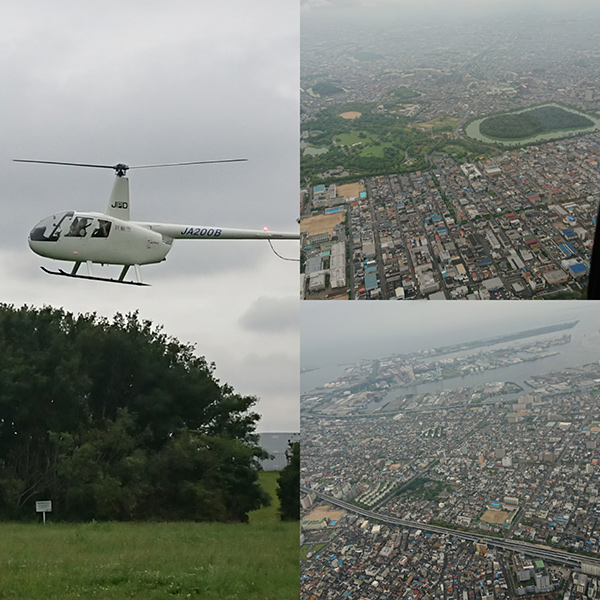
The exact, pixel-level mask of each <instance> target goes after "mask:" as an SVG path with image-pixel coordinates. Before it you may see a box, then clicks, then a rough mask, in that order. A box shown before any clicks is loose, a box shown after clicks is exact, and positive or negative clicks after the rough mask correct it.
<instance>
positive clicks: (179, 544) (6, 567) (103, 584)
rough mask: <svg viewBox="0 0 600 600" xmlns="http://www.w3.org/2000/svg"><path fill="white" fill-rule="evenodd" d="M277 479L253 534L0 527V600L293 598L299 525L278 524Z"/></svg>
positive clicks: (187, 526)
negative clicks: (268, 504) (24, 599)
mask: <svg viewBox="0 0 600 600" xmlns="http://www.w3.org/2000/svg"><path fill="white" fill-rule="evenodd" d="M277 477H278V473H273V472H269V473H261V483H262V484H263V486H264V487H265V489H267V490H268V491H269V492H270V493H271V495H272V497H273V504H272V505H271V506H270V507H268V508H263V509H261V510H258V511H255V512H254V513H251V514H250V523H249V524H237V523H236V524H225V523H114V522H108V523H99V522H98V523H96V522H93V523H85V524H64V523H52V522H47V523H46V525H42V524H31V523H29V524H20V523H3V524H1V525H0V556H1V557H2V558H1V559H0V572H1V573H2V576H1V577H0V598H2V599H12V598H15V599H16V598H28V599H29V600H37V599H39V600H42V599H44V600H54V599H56V600H58V599H62V600H70V599H75V598H91V597H94V598H98V599H105V600H108V599H115V600H116V599H122V598H135V599H139V600H142V599H144V600H153V599H159V598H161V599H162V598H171V597H179V598H202V599H206V600H217V599H219V600H220V599H229V598H231V599H233V598H244V599H249V600H286V599H288V598H289V599H290V600H292V599H294V600H296V599H297V598H298V594H299V563H298V542H299V529H298V523H297V522H293V523H282V522H280V521H279V517H278V504H277V497H276V495H275V490H276V487H277V483H276V482H277Z"/></svg>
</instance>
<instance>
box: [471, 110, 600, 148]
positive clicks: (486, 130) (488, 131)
mask: <svg viewBox="0 0 600 600" xmlns="http://www.w3.org/2000/svg"><path fill="white" fill-rule="evenodd" d="M593 124H594V122H593V121H592V120H591V119H588V118H587V117H584V116H582V115H578V114H575V113H572V112H569V111H567V110H564V109H562V108H559V107H558V106H542V107H539V108H535V109H532V110H529V111H527V112H522V113H513V114H505V115H498V116H496V117H489V118H487V119H485V120H484V121H482V122H481V124H480V125H479V131H480V132H481V133H483V134H484V135H487V136H489V137H492V138H498V139H507V140H509V139H523V138H528V137H532V136H534V135H539V134H542V133H550V132H553V131H563V130H568V129H577V128H581V127H591V126H592V125H593Z"/></svg>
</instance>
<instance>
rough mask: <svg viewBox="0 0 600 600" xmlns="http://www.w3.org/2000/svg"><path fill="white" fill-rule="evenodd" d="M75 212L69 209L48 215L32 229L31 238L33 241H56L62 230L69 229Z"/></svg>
mask: <svg viewBox="0 0 600 600" xmlns="http://www.w3.org/2000/svg"><path fill="white" fill-rule="evenodd" d="M74 214H75V213H74V212H73V211H69V212H66V213H60V214H58V215H52V216H51V217H46V218H45V219H43V220H42V221H40V222H39V223H38V224H37V225H36V226H35V227H34V228H33V229H32V230H31V233H30V234H29V239H31V241H33V242H56V241H57V240H58V238H59V237H60V236H61V234H62V232H63V231H65V230H67V228H68V226H69V222H70V221H71V219H72V218H73V215H74Z"/></svg>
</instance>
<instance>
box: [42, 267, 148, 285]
mask: <svg viewBox="0 0 600 600" xmlns="http://www.w3.org/2000/svg"><path fill="white" fill-rule="evenodd" d="M40 269H42V271H44V273H48V275H61V276H62V277H73V278H74V279H91V280H94V281H105V282H108V283H125V284H127V285H141V286H150V284H149V283H143V282H141V281H124V280H120V279H112V278H110V277H94V276H93V275H75V274H74V273H67V272H66V271H63V270H62V269H58V271H51V270H50V269H47V268H46V267H40Z"/></svg>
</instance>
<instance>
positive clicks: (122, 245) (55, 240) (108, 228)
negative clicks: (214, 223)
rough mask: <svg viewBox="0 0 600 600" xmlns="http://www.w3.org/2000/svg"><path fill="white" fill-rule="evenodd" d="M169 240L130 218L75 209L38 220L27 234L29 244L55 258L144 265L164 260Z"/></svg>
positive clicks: (41, 254)
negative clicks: (119, 217) (123, 218)
mask: <svg viewBox="0 0 600 600" xmlns="http://www.w3.org/2000/svg"><path fill="white" fill-rule="evenodd" d="M171 246H172V240H170V239H168V238H165V237H164V236H163V235H161V234H160V233H159V232H156V231H151V230H150V229H148V228H146V227H142V226H140V225H137V224H135V223H132V222H130V221H123V220H121V219H117V218H115V217H110V216H107V215H105V214H99V213H75V212H74V211H69V212H64V213H59V214H56V215H52V216H50V217H47V218H46V219H43V220H42V221H40V222H39V223H38V224H37V225H36V226H35V227H34V228H33V229H32V230H31V233H30V234H29V247H30V248H31V249H32V250H33V252H35V253H36V254H39V255H40V256H44V257H46V258H52V259H56V260H67V261H75V262H87V261H91V262H94V263H102V264H112V265H134V264H137V265H146V264H152V263H158V262H161V261H163V260H164V259H165V257H166V256H167V254H168V253H169V250H170V249H171Z"/></svg>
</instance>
